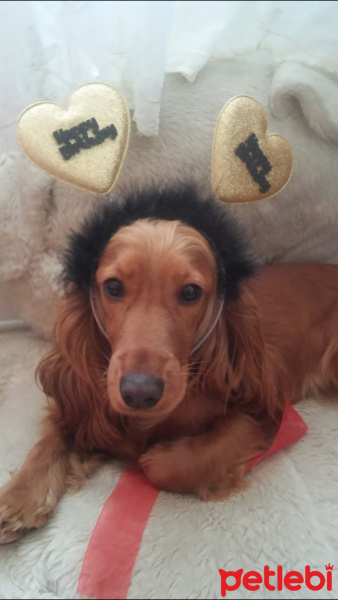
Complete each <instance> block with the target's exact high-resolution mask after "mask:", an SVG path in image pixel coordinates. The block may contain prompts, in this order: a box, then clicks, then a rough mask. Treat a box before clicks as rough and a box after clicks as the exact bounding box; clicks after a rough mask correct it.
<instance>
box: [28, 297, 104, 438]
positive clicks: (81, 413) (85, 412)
mask: <svg viewBox="0 0 338 600" xmlns="http://www.w3.org/2000/svg"><path fill="white" fill-rule="evenodd" d="M54 338H55V344H54V347H53V348H52V350H51V351H50V352H49V353H48V354H47V355H46V356H45V357H44V358H43V359H42V360H41V362H40V364H39V365H38V367H37V371H36V375H37V378H38V380H39V381H40V383H41V385H42V388H43V390H44V392H45V393H46V394H47V395H48V396H51V397H52V398H53V399H54V404H52V405H51V410H52V418H53V419H54V420H55V421H56V423H57V425H58V426H59V427H60V429H61V431H63V433H64V434H65V435H69V434H70V433H72V432H76V442H77V444H78V445H80V446H83V447H88V444H90V445H94V444H95V440H97V441H100V439H101V438H102V436H103V437H105V436H106V435H107V433H106V432H105V422H106V419H105V411H106V410H107V402H108V401H107V391H106V385H105V383H106V382H105V373H106V370H107V367H108V363H109V356H110V348H109V344H108V342H107V340H105V338H104V336H103V335H102V334H101V333H100V332H99V330H98V327H97V325H96V322H95V318H94V316H93V314H92V311H91V307H90V303H89V301H88V300H87V299H86V297H84V296H83V295H82V294H81V293H73V294H70V295H69V296H68V297H66V298H65V299H63V300H62V301H61V303H60V306H59V310H58V316H57V320H56V325H55V330H54ZM110 433H112V432H110ZM89 440H90V441H89Z"/></svg>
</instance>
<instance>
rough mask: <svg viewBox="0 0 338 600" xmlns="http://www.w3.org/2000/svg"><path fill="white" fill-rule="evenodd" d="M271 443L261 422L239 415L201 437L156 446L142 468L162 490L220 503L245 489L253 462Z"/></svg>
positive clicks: (144, 456) (186, 438)
mask: <svg viewBox="0 0 338 600" xmlns="http://www.w3.org/2000/svg"><path fill="white" fill-rule="evenodd" d="M270 443H271V440H270V442H269V441H268V440H267V438H266V435H265V433H264V430H263V428H262V426H261V425H259V423H257V422H256V421H254V419H252V418H251V417H249V416H247V415H245V414H240V413H236V414H233V415H231V416H229V417H228V418H227V419H224V420H222V421H218V422H217V424H215V425H214V426H213V427H212V428H211V429H210V430H208V431H205V432H204V433H202V434H200V435H197V436H193V437H184V438H180V439H178V440H176V441H173V442H167V443H163V444H156V445H155V446H153V447H152V448H151V449H150V450H148V452H146V453H145V454H144V455H143V456H142V457H141V459H140V465H141V468H142V470H143V472H144V473H145V475H146V476H147V478H148V479H149V480H150V482H151V483H152V484H153V485H155V486H156V487H159V488H160V489H166V490H171V491H175V492H180V493H182V492H194V493H196V494H198V495H199V496H200V497H201V498H202V499H203V500H219V499H221V498H225V497H226V496H228V495H229V494H230V493H232V492H234V491H236V490H238V489H241V488H242V487H244V485H245V483H244V474H245V472H246V470H247V468H248V466H249V464H250V461H251V460H252V459H253V458H255V457H257V456H259V455H260V454H261V453H262V452H264V451H265V450H267V449H268V447H269V445H270Z"/></svg>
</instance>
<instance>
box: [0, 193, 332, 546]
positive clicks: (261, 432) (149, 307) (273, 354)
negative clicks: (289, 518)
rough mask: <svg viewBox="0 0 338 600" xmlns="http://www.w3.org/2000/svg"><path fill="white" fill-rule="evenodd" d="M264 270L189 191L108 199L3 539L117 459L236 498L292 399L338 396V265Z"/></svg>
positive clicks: (171, 483)
mask: <svg viewBox="0 0 338 600" xmlns="http://www.w3.org/2000/svg"><path fill="white" fill-rule="evenodd" d="M262 235H264V232H262ZM254 263H255V261H254V260H253V258H252V256H251V251H250V248H249V246H248V244H247V242H246V241H245V236H244V235H243V232H242V231H241V230H240V228H239V226H238V224H237V223H236V222H235V221H234V219H233V218H232V217H231V216H230V215H229V211H228V209H226V208H225V207H224V206H223V205H221V204H220V203H219V202H217V201H216V200H215V199H214V198H212V197H211V198H207V199H203V198H201V197H200V194H199V192H198V190H196V189H195V188H194V187H193V186H190V185H183V186H177V187H176V188H175V189H172V188H166V189H162V190H161V189H150V190H145V191H141V192H135V193H131V194H130V195H129V196H128V197H126V198H125V199H124V201H123V202H116V201H110V202H107V203H103V204H101V205H100V206H99V208H98V209H97V211H95V213H94V214H93V215H92V216H91V217H90V218H89V219H88V220H87V221H86V222H85V224H84V226H83V227H82V229H81V231H80V232H79V233H74V234H72V236H71V239H70V243H69V247H68V249H67V251H66V253H65V256H64V272H63V280H64V284H65V295H64V298H63V299H62V301H61V303H60V307H59V312H58V318H57V322H56V327H55V342H54V347H53V348H52V350H51V351H50V352H49V353H48V354H47V356H45V357H44V358H43V359H42V361H41V363H40V364H39V366H38V369H37V376H38V379H39V381H40V383H41V385H42V388H43V390H44V391H45V393H46V394H47V396H48V398H49V404H48V413H47V417H46V418H45V421H44V426H43V434H42V437H41V439H40V440H39V441H38V442H37V444H36V445H35V446H34V447H33V449H32V450H31V452H30V453H29V455H28V457H27V459H26V461H25V463H24V464H23V466H22V467H21V469H19V471H18V472H17V473H16V474H15V475H14V476H13V477H12V478H11V479H10V481H9V482H8V483H7V484H6V485H5V486H4V487H3V488H2V490H1V491H0V541H1V542H2V543H5V542H9V541H12V540H15V539H17V538H19V537H20V536H21V535H23V534H24V532H25V531H27V530H29V529H30V528H38V527H41V526H42V525H43V524H44V523H45V522H46V521H47V519H48V517H49V516H50V515H51V513H52V512H53V509H54V508H55V506H56V504H57V502H58V501H59V499H60V498H61V496H62V495H63V494H64V493H65V491H66V490H67V489H69V488H74V487H75V488H76V487H79V486H80V485H81V483H82V482H83V481H84V479H85V477H86V476H88V475H89V474H90V473H91V472H92V471H93V470H94V469H95V468H97V466H98V465H99V464H101V462H102V456H118V457H123V458H125V459H127V460H128V461H132V462H134V463H137V464H138V466H139V468H140V469H142V471H143V472H144V474H145V475H146V477H147V478H148V479H149V481H150V482H151V483H152V484H154V486H157V487H159V488H160V489H165V490H171V491H174V492H179V493H182V492H193V493H196V494H198V495H199V496H200V497H201V498H202V499H214V500H217V499H221V498H225V497H226V496H227V495H228V494H229V493H231V492H232V491H234V490H237V489H239V488H240V486H241V485H242V484H243V481H244V475H245V471H246V469H247V467H248V465H249V463H250V462H251V461H252V460H253V459H254V458H255V457H257V456H258V455H260V454H261V453H262V452H264V451H265V450H267V449H268V447H269V445H270V444H271V442H272V439H273V437H274V435H275V433H276V431H277V429H278V426H279V424H280V421H281V418H282V414H283V409H284V403H285V399H286V398H287V399H288V400H289V401H290V402H295V401H296V400H297V399H299V398H300V397H301V396H302V394H303V393H304V392H305V390H306V389H307V388H313V386H314V385H315V386H316V387H317V388H319V389H320V390H321V391H323V392H329V391H331V390H333V389H337V387H338V386H337V384H338V266H334V265H323V264H274V265H268V266H264V267H258V268H256V267H255V264H254Z"/></svg>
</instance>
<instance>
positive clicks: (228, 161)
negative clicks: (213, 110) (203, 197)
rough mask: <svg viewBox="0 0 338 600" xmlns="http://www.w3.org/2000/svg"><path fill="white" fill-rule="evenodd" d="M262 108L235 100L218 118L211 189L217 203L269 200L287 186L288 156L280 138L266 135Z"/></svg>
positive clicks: (253, 102) (288, 150) (244, 98)
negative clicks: (218, 201)
mask: <svg viewBox="0 0 338 600" xmlns="http://www.w3.org/2000/svg"><path fill="white" fill-rule="evenodd" d="M266 132H267V119H266V116H265V112H264V109H263V107H262V106H261V105H260V104H259V103H258V102H257V101H256V100H254V99H253V98H250V97H249V96H237V97H236V98H233V99H232V100H230V102H228V104H226V105H225V106H224V108H223V110H222V112H221V114H220V117H219V119H218V123H217V126H216V130H215V135H214V145H213V157H212V185H213V189H214V193H215V195H216V196H217V198H218V200H220V201H221V202H225V203H229V204H231V203H234V204H240V203H249V202H255V201H257V200H263V199H265V198H271V197H272V196H274V195H275V194H277V193H278V192H280V191H281V190H282V189H283V188H284V187H285V186H286V184H287V182H288V181H289V179H290V177H291V173H292V153H291V148H290V146H289V144H288V142H287V141H286V140H285V139H284V138H283V137H282V136H281V135H277V134H274V135H269V136H267V135H266Z"/></svg>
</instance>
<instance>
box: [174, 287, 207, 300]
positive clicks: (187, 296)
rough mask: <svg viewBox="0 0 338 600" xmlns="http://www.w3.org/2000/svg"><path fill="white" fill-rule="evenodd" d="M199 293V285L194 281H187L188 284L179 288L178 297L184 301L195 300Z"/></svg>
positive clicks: (200, 290)
mask: <svg viewBox="0 0 338 600" xmlns="http://www.w3.org/2000/svg"><path fill="white" fill-rule="evenodd" d="M201 295H202V289H201V288H200V286H199V285H195V284H194V283H189V285H185V286H184V288H182V289H181V291H180V295H179V299H180V301H181V302H184V303H189V302H196V300H198V299H199V298H200V297H201Z"/></svg>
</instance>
